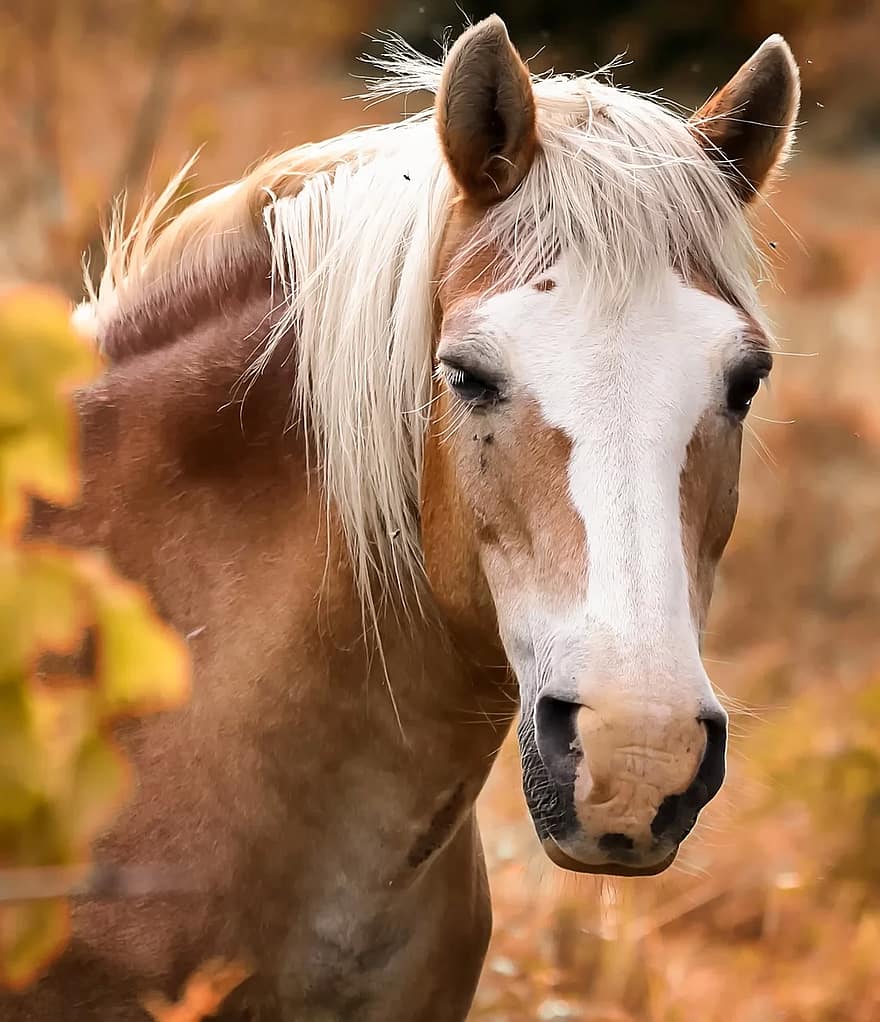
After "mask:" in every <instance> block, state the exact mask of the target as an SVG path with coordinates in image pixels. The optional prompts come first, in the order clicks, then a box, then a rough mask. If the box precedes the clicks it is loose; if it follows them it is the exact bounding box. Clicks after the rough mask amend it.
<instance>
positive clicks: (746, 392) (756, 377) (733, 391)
mask: <svg viewBox="0 0 880 1022" xmlns="http://www.w3.org/2000/svg"><path fill="white" fill-rule="evenodd" d="M766 376H767V370H766V369H764V368H763V367H761V368H759V367H756V366H740V367H738V368H737V369H734V370H733V372H732V373H730V375H729V376H728V378H727V410H728V411H729V412H730V413H731V415H735V416H736V417H737V418H738V419H743V418H745V416H746V415H747V414H748V411H749V408H750V407H751V404H752V398H753V397H754V396H755V394H757V393H758V388H759V387H760V386H761V380H763V379H765V377H766Z"/></svg>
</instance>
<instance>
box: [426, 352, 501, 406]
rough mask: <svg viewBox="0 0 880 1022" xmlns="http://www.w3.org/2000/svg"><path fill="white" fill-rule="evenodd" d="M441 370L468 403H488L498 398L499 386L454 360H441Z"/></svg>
mask: <svg viewBox="0 0 880 1022" xmlns="http://www.w3.org/2000/svg"><path fill="white" fill-rule="evenodd" d="M440 372H441V374H442V376H443V379H444V380H446V383H447V384H448V385H449V387H450V388H451V389H452V390H453V391H455V394H456V395H457V396H458V397H460V398H461V400H462V401H467V402H468V404H472V405H488V404H493V403H494V402H495V401H497V400H498V387H497V386H496V385H495V384H494V383H491V382H490V381H489V380H486V379H483V377H481V376H478V375H477V374H476V373H475V372H474V371H473V370H471V369H465V368H464V367H463V366H460V365H455V364H454V363H452V362H441V363H440Z"/></svg>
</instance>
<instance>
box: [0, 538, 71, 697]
mask: <svg viewBox="0 0 880 1022" xmlns="http://www.w3.org/2000/svg"><path fill="white" fill-rule="evenodd" d="M85 596H86V593H85V591H84V589H83V585H82V582H81V581H80V578H79V561H78V555H77V554H74V553H72V552H70V551H65V550H61V549H56V548H52V547H49V546H45V547H37V546H24V547H18V548H12V547H8V546H3V545H0V678H2V677H4V676H6V675H7V674H9V673H15V672H17V671H21V670H23V669H24V668H26V667H28V666H29V665H30V664H31V662H32V660H33V659H34V657H35V656H36V654H37V653H38V652H39V651H41V650H54V651H59V652H65V651H69V650H71V649H72V648H74V647H75V646H76V644H77V643H78V642H79V640H80V638H81V633H82V629H83V627H84V626H85V623H86V618H85V615H86V614H87V613H88V608H87V607H86V606H85V603H84V597H85Z"/></svg>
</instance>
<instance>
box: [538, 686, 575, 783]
mask: <svg viewBox="0 0 880 1022" xmlns="http://www.w3.org/2000/svg"><path fill="white" fill-rule="evenodd" d="M579 709H580V705H579V704H578V703H572V702H569V701H568V700H566V699H556V698H555V697H554V696H549V695H543V696H540V698H539V699H538V703H537V705H536V706H535V741H536V742H537V745H538V753H539V754H540V756H541V761H542V762H543V764H544V766H545V767H546V769H547V772H548V773H549V774H550V776H551V777H552V778H553V779H554V780H555V781H556V783H557V784H571V783H572V782H573V781H574V774H575V769H576V767H577V760H578V756H579V752H580V750H579V740H578V734H577V727H576V721H577V714H578V710H579Z"/></svg>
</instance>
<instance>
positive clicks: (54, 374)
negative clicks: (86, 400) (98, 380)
mask: <svg viewBox="0 0 880 1022" xmlns="http://www.w3.org/2000/svg"><path fill="white" fill-rule="evenodd" d="M97 368H98V358H97V354H96V352H95V351H94V350H93V349H92V348H90V347H89V346H88V345H87V344H86V343H85V342H84V341H83V340H82V339H81V338H80V337H78V336H77V335H76V333H74V331H73V330H72V329H71V327H70V323H69V310H68V308H67V306H66V303H65V302H63V301H62V300H61V299H59V298H58V297H57V296H55V295H53V294H51V293H50V292H48V291H43V290H41V289H39V288H21V289H18V290H15V291H11V292H8V293H7V294H6V295H4V296H3V297H2V298H0V535H4V534H5V535H6V536H10V535H12V534H14V533H15V532H16V531H17V529H18V528H19V526H20V524H21V522H22V520H23V518H24V514H25V510H26V506H27V504H26V501H27V495H28V494H37V495H39V496H41V497H45V498H46V499H47V500H53V501H56V502H58V503H68V502H70V501H71V500H73V499H74V498H75V497H76V494H77V486H78V483H77V474H76V439H75V429H74V421H73V412H72V410H71V408H70V407H69V406H68V402H66V401H62V400H59V398H60V396H61V395H63V394H66V393H68V392H69V391H70V390H71V388H72V387H74V386H76V385H78V384H81V383H84V382H85V381H87V380H88V379H90V378H91V377H93V376H94V375H95V373H96V371H97Z"/></svg>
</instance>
